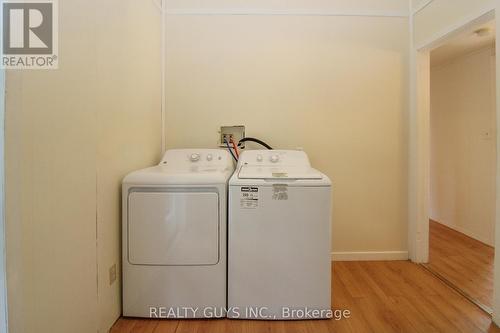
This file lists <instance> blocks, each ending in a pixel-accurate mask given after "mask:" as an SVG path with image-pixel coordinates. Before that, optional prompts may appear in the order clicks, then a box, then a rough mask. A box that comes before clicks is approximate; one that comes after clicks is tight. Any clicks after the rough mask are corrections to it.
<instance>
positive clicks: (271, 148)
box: [238, 137, 273, 150]
mask: <svg viewBox="0 0 500 333" xmlns="http://www.w3.org/2000/svg"><path fill="white" fill-rule="evenodd" d="M247 141H251V142H255V143H258V144H259V145H261V146H264V147H266V148H267V149H269V150H273V147H271V146H270V145H268V144H267V143H265V142H264V141H262V140H259V139H256V138H250V137H248V138H243V139H241V140H240V141H239V142H238V147H240V146H241V144H242V143H243V142H247Z"/></svg>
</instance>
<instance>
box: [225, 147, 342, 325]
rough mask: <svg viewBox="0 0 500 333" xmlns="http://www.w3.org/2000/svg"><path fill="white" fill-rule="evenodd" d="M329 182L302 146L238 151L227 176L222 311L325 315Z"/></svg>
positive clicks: (328, 277) (328, 293)
mask: <svg viewBox="0 0 500 333" xmlns="http://www.w3.org/2000/svg"><path fill="white" fill-rule="evenodd" d="M330 224H331V182H330V180H329V179H328V177H327V176H326V175H324V174H322V173H320V172H319V171H317V170H315V169H313V168H312V167H311V166H310V163H309V159H308V157H307V155H306V154H305V153H304V152H302V151H285V150H253V151H245V152H244V153H242V154H241V156H240V159H239V162H238V166H237V168H236V172H235V173H234V174H233V176H232V177H231V179H230V181H229V223H228V228H229V231H228V233H229V235H228V246H229V248H228V253H229V255H228V309H229V311H228V317H230V318H242V319H268V320H273V319H280V320H283V319H321V318H328V317H331V315H332V313H331V259H330V247H331V245H330V244H331V243H330V237H331V236H330V235H331V233H330Z"/></svg>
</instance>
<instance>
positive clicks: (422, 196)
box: [408, 7, 500, 323]
mask: <svg viewBox="0 0 500 333" xmlns="http://www.w3.org/2000/svg"><path fill="white" fill-rule="evenodd" d="M495 17H497V15H496V8H495V7H493V8H487V9H485V10H483V11H481V12H478V13H475V14H474V15H471V16H469V17H467V18H465V19H463V20H461V21H460V22H458V23H457V24H455V25H453V26H450V27H449V28H448V29H447V30H446V31H443V32H441V33H440V34H439V35H436V36H435V37H433V38H432V39H430V40H429V41H426V42H425V43H422V44H421V45H415V43H414V39H413V16H410V33H411V38H410V39H411V47H410V96H409V99H410V110H409V122H410V125H409V134H410V135H409V152H410V154H409V184H408V186H409V207H408V211H409V219H408V253H409V257H410V259H411V260H412V261H413V262H416V263H426V262H428V261H429V196H430V194H429V188H430V176H429V174H430V51H431V50H433V49H435V48H437V47H439V46H441V45H443V44H445V43H447V42H448V41H450V40H451V39H453V38H454V37H456V36H457V35H459V34H460V33H462V32H463V31H466V30H468V29H470V28H471V27H474V26H477V25H480V24H483V23H486V22H488V21H491V20H492V19H495ZM495 23H496V27H497V35H496V47H497V48H498V46H499V42H500V38H499V36H500V30H499V28H500V22H499V20H498V18H497V19H496V22H495ZM498 59H499V57H498V56H497V57H496V83H497V84H496V108H495V110H496V111H495V115H496V123H497V131H496V138H497V141H496V142H497V147H500V113H499V110H500V90H499V88H500V84H499V80H498V79H499V78H500V63H499V60H498ZM497 150H498V148H497ZM495 202H496V215H495V261H494V267H495V276H494V304H493V319H494V321H495V322H496V323H500V294H499V292H500V252H497V250H498V251H500V155H499V154H498V153H497V167H496V201H495ZM497 294H498V295H497Z"/></svg>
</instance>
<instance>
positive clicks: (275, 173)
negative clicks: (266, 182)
mask: <svg viewBox="0 0 500 333" xmlns="http://www.w3.org/2000/svg"><path fill="white" fill-rule="evenodd" d="M238 178H240V179H323V174H322V173H320V172H319V171H317V170H315V169H313V168H311V167H308V166H305V167H304V166H259V165H243V166H242V167H241V168H240V170H239V173H238Z"/></svg>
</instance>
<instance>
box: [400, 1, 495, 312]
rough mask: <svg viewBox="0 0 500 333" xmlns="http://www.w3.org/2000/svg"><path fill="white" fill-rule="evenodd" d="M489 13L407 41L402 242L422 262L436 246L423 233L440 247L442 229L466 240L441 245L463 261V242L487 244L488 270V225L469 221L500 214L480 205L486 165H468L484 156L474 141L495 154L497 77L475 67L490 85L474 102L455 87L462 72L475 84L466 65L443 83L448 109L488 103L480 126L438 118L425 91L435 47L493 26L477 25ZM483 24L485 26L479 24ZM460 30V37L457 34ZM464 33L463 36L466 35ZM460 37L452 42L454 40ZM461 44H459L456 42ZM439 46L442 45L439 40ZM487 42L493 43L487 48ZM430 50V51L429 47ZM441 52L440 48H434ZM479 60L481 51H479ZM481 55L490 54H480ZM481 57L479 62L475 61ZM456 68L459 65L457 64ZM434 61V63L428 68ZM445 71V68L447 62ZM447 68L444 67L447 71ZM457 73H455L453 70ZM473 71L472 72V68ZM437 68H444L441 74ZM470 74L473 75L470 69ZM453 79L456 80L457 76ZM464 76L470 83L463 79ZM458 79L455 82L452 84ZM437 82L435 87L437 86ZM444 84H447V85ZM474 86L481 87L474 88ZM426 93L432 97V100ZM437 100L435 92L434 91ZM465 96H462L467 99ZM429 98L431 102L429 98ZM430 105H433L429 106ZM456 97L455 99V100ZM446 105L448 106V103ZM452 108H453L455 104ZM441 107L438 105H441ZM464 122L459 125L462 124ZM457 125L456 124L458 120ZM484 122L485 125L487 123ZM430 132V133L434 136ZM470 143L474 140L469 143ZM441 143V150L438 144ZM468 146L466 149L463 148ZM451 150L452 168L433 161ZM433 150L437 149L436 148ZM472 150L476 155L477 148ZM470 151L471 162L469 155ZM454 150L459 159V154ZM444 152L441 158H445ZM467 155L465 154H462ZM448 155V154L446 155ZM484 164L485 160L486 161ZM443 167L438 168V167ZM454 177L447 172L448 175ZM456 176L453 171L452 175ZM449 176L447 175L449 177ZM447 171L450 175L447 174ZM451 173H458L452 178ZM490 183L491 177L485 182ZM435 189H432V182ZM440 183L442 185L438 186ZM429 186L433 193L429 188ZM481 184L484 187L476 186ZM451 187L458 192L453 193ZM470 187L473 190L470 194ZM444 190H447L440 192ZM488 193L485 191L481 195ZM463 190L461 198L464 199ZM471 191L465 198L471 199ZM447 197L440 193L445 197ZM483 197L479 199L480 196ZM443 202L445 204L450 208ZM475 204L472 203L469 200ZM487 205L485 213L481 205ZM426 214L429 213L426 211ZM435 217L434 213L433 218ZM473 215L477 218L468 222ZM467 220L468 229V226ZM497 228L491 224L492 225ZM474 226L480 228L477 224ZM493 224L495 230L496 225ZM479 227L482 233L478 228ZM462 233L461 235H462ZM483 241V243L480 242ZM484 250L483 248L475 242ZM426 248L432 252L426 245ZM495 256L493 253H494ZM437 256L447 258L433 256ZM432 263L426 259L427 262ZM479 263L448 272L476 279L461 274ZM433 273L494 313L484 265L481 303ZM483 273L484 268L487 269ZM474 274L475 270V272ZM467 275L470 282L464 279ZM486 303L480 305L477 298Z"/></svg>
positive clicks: (489, 21)
mask: <svg viewBox="0 0 500 333" xmlns="http://www.w3.org/2000/svg"><path fill="white" fill-rule="evenodd" d="M494 20H495V9H492V10H490V11H487V12H483V13H482V14H479V15H478V16H476V17H475V18H474V17H468V18H465V19H464V20H463V21H462V22H458V24H456V25H454V26H452V27H450V28H449V30H448V31H444V32H442V33H440V34H439V35H438V36H436V37H434V38H433V40H432V41H428V42H426V43H425V44H423V45H420V46H416V47H415V49H414V53H412V58H411V61H412V68H413V72H412V75H413V78H412V81H411V82H413V83H412V85H413V86H412V89H411V100H412V102H411V112H410V119H411V123H410V124H411V126H410V161H411V162H410V175H411V177H410V223H409V247H410V252H409V253H410V257H411V259H412V261H414V262H417V263H422V264H424V265H425V263H429V257H432V256H434V259H436V258H437V257H436V255H438V254H437V252H436V251H434V250H436V248H434V249H432V248H431V246H432V244H430V242H429V240H432V239H433V238H434V240H437V241H436V242H434V244H440V245H441V249H442V248H443V246H444V245H446V244H450V240H449V239H448V238H443V237H445V236H443V235H444V234H447V236H446V237H450V238H451V239H455V240H460V239H461V240H462V243H461V244H462V245H463V244H464V243H466V242H464V240H470V242H469V246H465V247H462V248H455V249H451V248H448V249H447V250H448V252H446V253H447V254H448V255H450V256H453V257H454V258H452V259H455V260H458V258H461V260H462V261H466V260H465V259H464V258H463V257H464V255H465V254H464V249H465V248H467V249H471V248H476V247H477V248H480V247H481V246H479V245H485V246H489V251H490V252H491V256H490V258H491V259H488V260H487V261H488V262H490V263H489V264H488V265H489V266H488V267H489V268H485V269H484V270H485V271H488V270H489V271H490V272H492V271H493V252H494V250H493V247H492V246H491V245H493V241H494V239H492V237H493V234H494V232H493V230H491V229H490V230H489V231H488V230H485V227H479V228H477V225H476V224H474V221H477V220H485V221H487V220H489V218H485V216H493V217H492V220H493V223H492V224H491V225H492V227H493V228H494V226H495V225H497V224H498V222H499V221H500V211H498V209H496V210H495V208H493V209H490V208H488V205H487V200H488V199H483V198H481V195H482V194H487V192H488V191H487V189H486V188H481V186H480V184H482V183H483V182H482V181H480V179H481V177H486V176H488V173H487V172H484V171H477V170H475V169H474V167H475V166H476V165H481V163H477V162H478V161H482V163H484V160H481V157H478V156H479V155H481V154H482V153H484V151H482V150H481V149H482V148H478V147H483V148H484V147H486V146H488V145H489V146H490V148H491V147H494V149H493V151H494V153H493V161H494V163H496V161H497V154H496V145H497V144H498V142H499V139H500V137H499V136H498V134H497V132H496V128H495V127H496V125H495V124H497V123H498V119H497V118H498V117H497V116H496V115H497V107H496V105H495V103H496V101H495V100H494V98H495V95H498V93H497V92H496V90H495V88H494V83H496V82H497V75H496V74H495V72H494V71H491V70H485V72H486V74H484V73H485V72H483V75H482V80H483V83H484V82H485V85H488V84H489V83H493V84H492V85H491V88H484V87H483V88H480V89H479V91H481V92H485V90H486V91H488V90H489V89H491V92H490V94H491V99H488V98H483V99H479V100H480V102H479V104H477V99H476V104H477V105H476V104H475V103H474V102H471V101H474V99H473V98H470V97H469V98H465V96H466V95H467V94H466V93H465V90H464V89H463V87H462V88H460V84H463V82H467V79H468V81H469V86H471V85H472V87H473V88H475V89H477V88H478V87H479V85H477V86H476V85H474V84H473V81H474V80H473V77H474V75H473V74H471V73H468V74H467V75H468V76H469V77H468V78H465V79H464V80H461V79H460V78H459V77H458V76H457V77H454V78H452V80H451V81H452V82H451V83H449V86H450V87H453V89H448V90H449V91H448V93H447V94H448V96H449V98H448V99H451V100H454V101H457V100H460V99H462V102H461V103H456V104H455V106H452V107H451V109H453V111H455V114H456V113H458V112H465V111H463V110H464V109H466V107H467V108H469V109H472V110H475V109H477V107H478V106H480V107H481V108H485V106H484V105H485V104H489V105H492V107H491V114H492V116H490V119H487V118H483V119H482V121H483V122H482V124H483V125H484V123H485V122H484V121H486V122H487V124H488V125H487V126H483V125H478V124H480V122H475V120H474V121H472V120H467V119H466V118H463V115H460V117H451V115H453V114H454V113H453V111H451V112H448V114H447V117H448V119H447V118H446V116H445V115H446V112H445V115H443V114H440V113H439V112H437V113H436V114H431V104H434V107H433V108H434V111H436V109H437V110H438V111H439V109H440V108H441V109H442V105H440V104H439V103H440V102H439V98H437V102H436V95H435V94H436V92H434V96H431V93H432V92H431V76H433V78H434V79H436V78H439V75H438V74H436V73H437V72H436V71H434V75H432V73H431V72H432V71H433V67H436V66H437V65H436V58H439V52H440V51H443V50H445V48H446V47H448V50H447V51H446V50H445V51H446V52H444V51H443V52H442V53H444V54H446V53H453V52H451V51H450V50H452V49H453V48H455V49H456V48H457V45H455V46H453V43H454V42H457V41H458V40H460V38H462V39H463V38H469V39H472V38H476V39H480V38H483V37H485V36H486V35H488V34H495V32H494V30H493V31H492V30H491V29H490V30H489V31H484V30H481V28H483V27H484V26H485V25H488V24H490V26H492V27H493V28H494V27H495V24H494V23H492V22H494ZM487 30H488V29H487ZM464 36H465V37H464ZM467 36H468V37H467ZM490 38H492V39H494V40H496V37H490ZM459 44H460V43H459ZM462 46H463V45H462ZM441 47H443V48H441ZM487 47H488V45H482V46H480V47H479V49H476V50H468V51H466V52H465V53H469V54H471V53H474V52H476V53H477V52H480V51H484V52H487V51H485V50H481V48H487ZM493 50H494V48H493ZM433 53H434V54H433ZM432 54H433V55H434V56H435V57H432V58H434V59H431V55H432ZM441 55H443V54H441ZM483 61H484V59H483ZM487 62H488V63H489V62H490V61H487ZM496 62H497V61H496V56H495V55H494V52H492V53H491V64H492V65H493V66H494V64H495V63H496ZM483 65H485V64H483ZM457 67H460V68H462V67H463V65H462V66H457ZM434 69H435V68H434ZM448 71H451V70H448ZM448 74H449V73H448ZM457 75H458V74H457ZM476 75H477V74H476ZM441 76H445V75H441ZM475 78H476V79H477V76H475ZM488 79H490V80H491V82H488ZM459 83H460V84H459ZM471 83H472V84H471ZM434 85H435V87H436V86H437V87H439V85H437V84H436V83H434ZM457 86H458V87H457ZM441 88H442V87H441ZM448 88H449V87H448ZM481 89H482V90H481ZM442 95H443V96H446V94H442ZM433 97H434V100H432V99H433ZM441 99H442V100H443V98H441ZM469 99H470V100H469ZM436 103H437V104H436ZM436 105H437V106H436ZM457 105H458V106H457ZM448 109H450V107H449V108H448ZM457 109H458V110H457ZM441 113H442V112H441ZM486 114H487V112H484V113H482V115H483V116H484V115H486ZM470 115H474V116H477V115H476V114H474V113H472V112H470ZM439 117H442V118H443V119H444V120H443V119H440V118H439ZM431 120H433V122H432V123H431ZM443 122H444V123H445V124H446V125H447V126H446V127H445V129H444V130H442V131H444V133H443V132H439V131H436V128H435V127H436V124H439V123H443ZM463 124H465V125H463ZM459 125H460V126H459ZM490 125H491V126H490ZM477 127H480V128H481V129H480V130H476V128H477ZM457 129H462V130H464V129H466V133H465V136H464V137H465V139H463V138H462V141H459V140H458V139H457V138H456V137H455V138H453V135H452V134H454V131H456V130H457ZM436 133H437V136H436ZM447 136H448V142H450V141H451V148H448V150H446V151H445V152H444V153H443V148H442V147H439V145H437V146H438V147H437V148H436V147H432V144H433V143H435V142H438V143H439V142H440V140H441V141H442V142H441V143H443V142H446V140H443V137H445V138H446V137H447ZM450 136H451V137H452V138H453V139H451V140H450V138H449V137H450ZM475 145H476V146H475ZM440 149H441V150H440ZM467 151H468V152H467ZM457 152H458V153H459V154H458V157H456V158H458V161H459V162H458V163H455V166H456V167H455V169H452V170H451V171H450V170H447V169H446V168H447V167H449V165H450V163H448V165H446V163H444V164H443V165H442V166H441V167H442V169H437V168H436V165H438V166H439V163H438V162H439V160H440V159H439V158H436V156H438V157H441V160H443V159H444V158H443V156H446V154H451V153H455V154H457ZM440 154H441V155H440ZM478 154H479V155H478ZM471 156H472V162H470V160H471ZM474 157H475V158H477V160H474V159H473V158H474ZM460 158H462V160H460ZM445 160H446V159H445ZM467 160H469V162H467ZM448 162H449V161H448ZM486 164H488V163H486ZM496 165H498V163H496V164H495V166H494V167H493V174H494V177H493V179H494V181H490V183H489V185H492V186H493V187H494V188H493V190H492V191H491V192H493V193H494V194H493V195H491V196H489V198H490V199H491V197H492V198H493V199H492V202H494V204H493V206H495V205H496V201H497V200H496V197H497V196H498V189H500V187H499V184H496V183H497V182H496V179H499V178H498V177H499V176H500V169H499V168H497V166H496ZM432 167H433V168H434V170H431V168H432ZM443 170H444V171H443ZM465 171H469V177H471V176H470V174H471V173H472V174H474V172H476V173H477V172H479V174H476V177H477V181H474V177H471V178H469V179H467V178H466V177H465V178H464V176H463V175H462V174H463V172H465ZM454 177H455V178H454ZM456 177H458V178H456ZM450 179H451V180H450ZM453 179H455V181H453ZM456 179H459V181H457V180H456ZM493 184H494V185H493ZM477 188H479V189H480V194H481V195H479V196H477V193H478V192H477ZM437 189H440V192H439V191H438V190H437ZM443 189H444V190H443ZM432 191H434V193H432ZM483 192H484V193H483ZM450 193H455V194H456V195H455V196H453V195H450ZM457 193H458V194H457ZM474 193H475V194H476V195H475V196H474V198H473V194H474ZM446 194H447V195H446ZM487 197H488V196H487ZM464 198H465V199H464ZM472 198H473V199H472ZM447 200H448V201H447ZM483 200H485V201H483ZM450 207H451V208H450ZM477 207H479V208H477ZM488 212H489V213H488ZM433 215H434V216H433ZM429 218H431V219H433V220H434V221H431V222H430V221H429ZM435 220H437V221H435ZM466 220H468V224H467V223H465V222H464V221H466ZM476 223H477V222H476ZM474 228H475V229H474ZM497 229H498V228H497ZM478 230H479V231H480V232H478ZM497 232H498V230H497ZM431 233H433V234H434V235H436V234H437V235H441V238H439V237H434V236H433V235H432V234H431ZM485 235H486V236H485ZM464 237H468V238H464ZM488 243H490V244H488ZM483 250H484V249H483ZM432 251H434V255H433V254H431V255H429V254H430V253H429V252H432ZM485 253H487V251H482V254H480V255H476V256H475V257H476V258H477V257H479V258H481V260H482V259H484V258H487V257H488V255H487V254H485ZM496 260H497V261H498V258H497V259H496ZM434 261H437V260H434ZM441 262H442V263H446V264H448V266H449V264H450V262H451V259H450V260H441ZM431 265H432V258H431V260H430V264H428V265H425V267H427V268H429V267H431ZM431 269H432V267H431ZM448 269H449V270H452V269H451V268H450V267H448ZM480 270H481V269H480V268H479V267H478V266H474V263H473V262H468V264H467V265H466V266H465V269H464V270H462V271H460V268H454V269H453V273H454V274H455V278H456V280H458V278H461V279H463V280H465V281H469V283H471V284H476V285H477V280H474V279H473V278H470V277H467V276H466V274H465V273H471V272H472V273H473V272H475V271H476V272H477V271H480ZM433 272H435V274H436V275H437V276H438V277H439V278H442V279H443V281H445V282H446V283H448V284H449V285H450V286H451V287H452V288H454V289H456V290H457V291H458V292H460V293H462V294H463V295H464V296H466V297H467V298H469V299H470V300H471V301H473V302H474V303H476V305H479V306H480V307H481V308H482V309H483V310H485V311H487V312H489V313H491V306H493V305H495V306H493V307H494V308H495V316H496V317H498V312H497V310H498V307H497V306H496V305H497V302H494V301H493V300H492V299H493V292H492V290H493V289H497V288H498V287H499V285H498V283H497V280H498V279H494V278H493V276H492V275H493V274H492V273H491V275H490V277H488V278H486V279H487V280H489V281H490V282H489V283H490V286H491V287H489V288H486V289H484V290H490V292H488V291H486V292H485V294H489V295H490V296H489V298H490V300H491V305H490V306H488V305H486V304H484V303H489V302H490V301H488V300H487V298H488V297H483V299H482V301H481V300H479V301H478V298H479V297H477V296H476V297H474V295H471V293H470V290H469V292H467V290H466V289H467V288H465V287H462V288H463V289H460V287H459V286H457V283H456V282H457V281H452V279H451V278H450V275H451V273H450V272H448V273H450V274H448V276H446V274H443V273H439V272H438V271H437V270H433ZM488 274H490V273H488ZM476 279H477V276H476ZM471 280H472V282H471ZM485 305H486V306H485Z"/></svg>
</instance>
